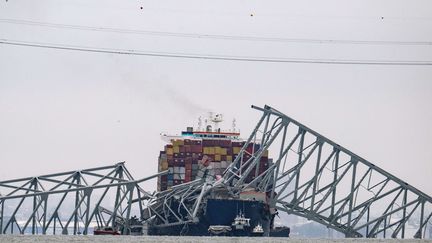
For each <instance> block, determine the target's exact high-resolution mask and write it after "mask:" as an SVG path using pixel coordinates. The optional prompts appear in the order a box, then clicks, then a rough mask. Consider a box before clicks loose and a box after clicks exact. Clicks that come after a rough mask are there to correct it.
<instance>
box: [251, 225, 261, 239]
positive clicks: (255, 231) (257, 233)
mask: <svg viewBox="0 0 432 243" xmlns="http://www.w3.org/2000/svg"><path fill="white" fill-rule="evenodd" d="M263 235H264V229H263V227H262V225H261V224H260V223H258V224H257V225H256V226H255V227H254V228H253V230H252V236H263Z"/></svg>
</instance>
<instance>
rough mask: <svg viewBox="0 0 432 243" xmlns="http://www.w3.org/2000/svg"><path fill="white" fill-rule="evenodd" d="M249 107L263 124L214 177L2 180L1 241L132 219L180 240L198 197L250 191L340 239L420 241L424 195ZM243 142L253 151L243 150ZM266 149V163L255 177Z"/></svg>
mask: <svg viewBox="0 0 432 243" xmlns="http://www.w3.org/2000/svg"><path fill="white" fill-rule="evenodd" d="M252 108H254V109H256V110H258V111H259V112H262V116H261V118H260V119H259V121H258V123H257V125H256V127H255V129H254V130H253V131H252V133H251V134H250V136H249V137H248V139H247V142H246V143H245V145H244V147H243V148H242V149H241V150H240V153H239V154H238V156H237V157H236V158H235V160H234V161H233V162H232V163H231V165H230V166H229V167H228V168H227V169H226V171H225V172H224V173H223V176H222V178H220V179H217V180H214V179H209V178H203V179H197V180H195V181H192V182H188V183H185V184H181V185H177V186H174V187H173V188H172V189H170V190H167V191H162V192H157V193H153V194H150V193H148V192H145V191H144V190H143V189H141V187H140V186H139V183H141V182H145V181H147V180H149V179H152V178H155V177H157V176H160V175H163V174H165V173H167V171H165V172H161V173H158V174H155V175H152V176H149V177H147V178H144V179H141V180H135V179H134V178H133V177H132V175H131V174H130V173H129V171H128V170H127V169H126V168H125V166H124V163H118V164H116V165H113V166H106V167H99V168H93V169H87V170H80V171H71V172H64V173H57V174H51V175H44V176H38V177H30V178H24V179H17V180H8V181H2V182H0V193H2V194H0V234H10V233H21V234H24V233H31V234H56V233H62V234H79V233H83V234H88V233H89V227H90V226H91V224H92V223H94V222H96V223H97V226H99V227H101V226H117V227H120V228H121V230H122V233H123V234H128V233H130V231H131V215H132V214H133V213H134V212H138V214H139V219H140V221H141V223H142V224H148V225H151V226H152V228H153V229H157V228H158V227H167V226H176V225H178V226H180V227H183V229H184V230H185V231H187V230H188V229H187V227H188V225H190V224H194V223H197V222H198V221H199V217H200V215H201V214H202V212H203V210H204V208H205V204H206V198H208V197H209V196H211V195H216V194H217V193H218V192H220V189H221V188H223V189H224V191H228V194H229V197H230V198H239V195H240V193H241V192H242V191H244V190H245V189H247V190H250V189H251V188H253V189H255V190H256V191H260V192H265V193H266V194H267V196H268V198H269V204H270V205H269V206H270V208H273V209H276V210H278V211H279V212H286V213H288V214H294V215H298V216H301V217H305V218H307V219H309V220H313V221H316V222H318V223H320V224H323V225H325V226H326V227H329V228H331V229H334V230H336V231H339V232H341V233H343V234H344V235H345V236H346V237H368V238H388V237H393V238H413V237H414V238H425V237H426V236H427V234H426V232H427V231H428V227H430V224H431V217H432V206H431V203H432V199H431V197H430V196H428V195H426V194H425V193H423V192H421V191H419V190H418V189H416V188H414V187H413V186H411V185H409V184H408V183H406V182H404V181H402V180H401V179H399V178H397V177H396V176H394V175H392V174H390V173H388V172H386V171H385V170H383V169H381V168H379V167H378V166H376V165H374V164H372V163H371V162H369V161H367V160H366V159H363V158H361V157H360V156H358V155H356V154H354V153H353V152H351V151H349V150H348V149H346V148H344V147H342V146H340V145H339V144H337V143H335V142H333V141H331V140H330V139H328V138H326V137H324V136H322V135H321V134H319V133H317V132H315V131H314V130H312V129H310V128H308V127H306V126H305V125H303V124H301V123H299V122H297V121H296V120H294V119H292V118H290V117H288V116H286V115H284V114H283V113H281V112H279V111H278V110H276V109H274V108H272V107H270V106H264V108H260V107H256V106H252ZM251 142H254V143H259V144H260V146H259V147H256V148H255V146H252V147H253V149H252V150H248V149H247V146H248V144H249V143H251ZM268 149H270V151H271V153H272V154H271V157H272V158H273V161H272V163H271V165H270V166H269V168H268V169H267V170H266V171H264V172H262V173H260V170H259V166H260V159H261V157H262V156H263V155H264V153H266V150H268ZM250 178H253V179H252V180H251V179H250ZM110 195H112V197H111V196H110ZM71 208H72V209H71ZM429 233H430V232H429Z"/></svg>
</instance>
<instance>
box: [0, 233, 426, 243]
mask: <svg viewBox="0 0 432 243" xmlns="http://www.w3.org/2000/svg"><path fill="white" fill-rule="evenodd" d="M13 242H17V243H18V242H20V243H21V242H22V243H33V242H35V243H44V242H47V243H51V242H52V243H54V242H65V243H84V242H85V243H87V242H88V243H119V242H124V243H135V242H141V243H146V242H149V243H150V242H161V243H204V242H205V243H207V242H208V243H225V242H228V243H237V242H245V243H273V242H274V243H282V242H284V243H286V242H289V243H312V242H314V243H315V242H316V243H344V242H347V243H361V242H366V243H375V242H376V243H378V242H380V243H408V242H416V243H420V242H428V243H432V240H417V239H406V240H401V239H292V238H264V237H259V238H251V237H189V236H183V237H174V236H105V235H104V236H94V235H88V236H83V235H81V236H72V235H44V236H43V235H1V236H0V243H13Z"/></svg>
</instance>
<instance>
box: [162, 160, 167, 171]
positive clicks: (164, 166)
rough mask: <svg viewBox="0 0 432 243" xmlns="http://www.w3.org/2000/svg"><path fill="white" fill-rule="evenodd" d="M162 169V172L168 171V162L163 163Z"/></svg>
mask: <svg viewBox="0 0 432 243" xmlns="http://www.w3.org/2000/svg"><path fill="white" fill-rule="evenodd" d="M161 169H162V171H164V170H168V162H167V161H162V163H161Z"/></svg>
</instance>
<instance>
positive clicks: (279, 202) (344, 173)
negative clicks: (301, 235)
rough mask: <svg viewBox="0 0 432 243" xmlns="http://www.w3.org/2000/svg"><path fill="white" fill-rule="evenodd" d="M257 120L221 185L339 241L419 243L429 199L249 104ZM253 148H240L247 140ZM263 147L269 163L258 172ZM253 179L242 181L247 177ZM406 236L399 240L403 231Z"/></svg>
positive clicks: (304, 129) (430, 214)
mask: <svg viewBox="0 0 432 243" xmlns="http://www.w3.org/2000/svg"><path fill="white" fill-rule="evenodd" d="M252 108H254V109H256V110H259V111H261V112H262V116H261V118H260V120H259V122H258V124H257V126H256V127H255V129H254V131H253V132H252V134H251V135H250V137H249V139H248V142H246V145H245V146H244V147H243V148H242V150H241V152H240V154H239V156H238V157H237V158H236V160H235V161H234V163H233V164H232V165H231V166H230V167H229V168H228V169H227V171H226V173H225V175H224V179H225V180H226V182H225V183H227V184H229V185H231V186H234V187H240V188H247V187H255V188H256V189H257V190H260V191H262V192H266V193H268V194H269V195H270V200H271V206H272V207H275V208H277V209H278V210H279V211H283V212H287V213H289V214H294V215H298V216H301V217H304V218H307V219H309V220H313V221H316V222H318V223H320V224H323V225H325V226H327V227H329V228H332V229H334V230H336V231H339V232H341V233H343V234H344V235H345V236H346V237H370V238H375V237H384V238H386V237H392V238H406V237H414V238H424V237H425V231H426V228H427V226H428V224H430V222H431V217H432V206H431V203H432V199H431V197H430V196H428V195H426V194H425V193H423V192H421V191H420V190H418V189H416V188H414V187H413V186H411V185H410V184H408V183H406V182H405V181H403V180H401V179H399V178H397V177H396V176H394V175H392V174H390V173H388V172H386V171H385V170H383V169H381V168H380V167H378V166H376V165H375V164H373V163H371V162H369V161H367V160H366V159H364V158H362V157H360V156H358V155H356V154H355V153H353V152H351V151H349V150H348V149H346V148H344V147H342V146H340V145H339V144H337V143H335V142H333V141H331V140H330V139H328V138H327V137H325V136H323V135H321V134H319V133H317V132H315V131H314V130H312V129H310V128H308V127H307V126H305V125H303V124H301V123H299V122H298V121H296V120H294V119H292V118H290V117H288V116H286V115H285V114H283V113H282V112H280V111H278V110H276V109H274V108H272V107H270V106H265V107H264V108H260V107H256V106H252ZM256 141H259V143H260V144H261V146H260V148H259V149H257V150H256V151H252V152H250V151H247V150H246V146H247V144H248V143H249V142H256ZM268 148H271V149H272V150H271V151H272V152H273V153H275V154H276V156H275V155H272V157H273V159H274V160H273V164H272V165H271V166H270V168H269V169H268V170H267V171H266V172H264V173H262V174H258V166H259V161H260V157H261V156H262V155H263V153H264V151H265V150H267V149H268ZM250 174H252V176H253V177H254V178H255V179H254V180H253V181H251V182H250V183H245V179H246V178H248V177H247V176H248V175H250ZM413 227H414V228H415V229H414V232H415V233H414V234H413V235H410V236H406V232H407V228H410V229H411V231H412V228H413Z"/></svg>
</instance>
